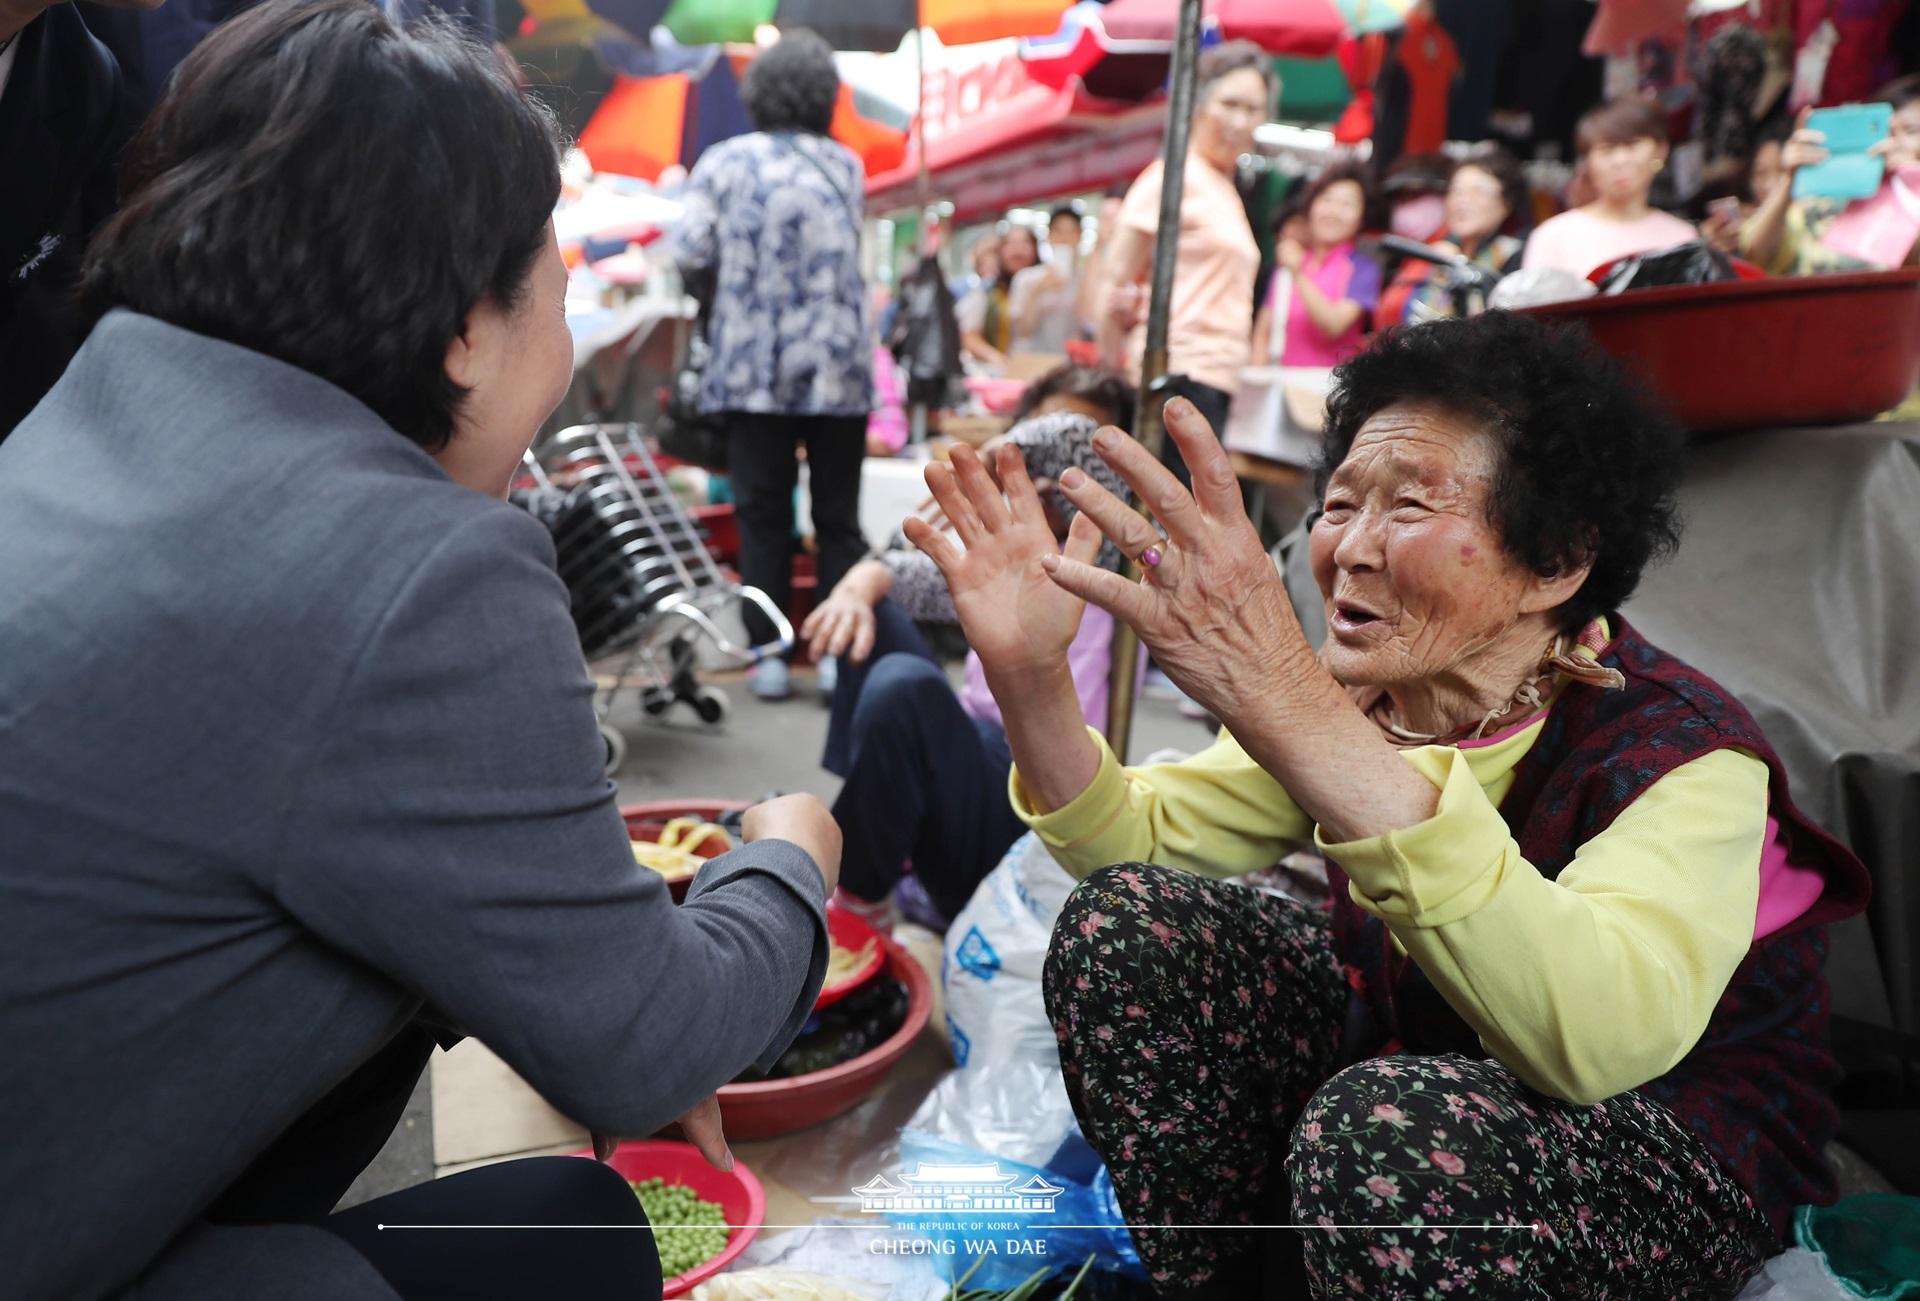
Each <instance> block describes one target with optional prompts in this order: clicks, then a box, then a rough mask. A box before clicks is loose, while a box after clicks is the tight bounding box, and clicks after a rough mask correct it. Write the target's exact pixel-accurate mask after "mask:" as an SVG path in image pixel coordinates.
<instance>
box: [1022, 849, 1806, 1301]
mask: <svg viewBox="0 0 1920 1301" xmlns="http://www.w3.org/2000/svg"><path fill="white" fill-rule="evenodd" d="M1342 971H1343V969H1342V968H1341V966H1340V964H1339V963H1338V961H1337V960H1336V959H1335V956H1334V950H1333V939H1332V933H1331V930H1330V928H1329V926H1328V924H1327V920H1326V918H1325V916H1324V914H1322V913H1321V912H1319V911H1318V910H1315V909H1310V908H1307V907H1304V906H1302V905H1300V904H1298V903H1295V902H1294V901H1292V900H1289V899H1283V898H1279V897H1276V896H1271V895H1266V894H1262V893H1260V892H1258V891H1255V890H1252V889H1249V888H1247V887H1246V886H1242V885H1236V884H1232V883H1227V882H1218V881H1211V880H1207V879H1205V878H1202V877H1198V876H1194V875H1192V874H1189V873H1184V872H1175V871H1170V870H1168V869H1165V868H1159V867H1152V866H1148V865H1146V864H1139V863H1134V864H1124V865H1121V866H1118V867H1110V868H1106V869H1104V870H1102V871H1099V872H1096V873H1094V874H1093V875H1092V876H1090V877H1088V878H1087V880H1086V881H1084V882H1083V883H1082V884H1081V885H1080V886H1079V888H1077V889H1076V890H1075V891H1074V893H1073V894H1072V895H1071V896H1070V897H1069V898H1068V900H1067V904H1066V908H1065V910H1064V911H1063V912H1062V914H1061V916H1060V920H1059V922H1058V924H1057V925H1056V927H1055V929H1054V933H1053V942H1052V947H1051V949H1050V951H1049V952H1048V955H1047V965H1046V972H1045V978H1044V989H1045V994H1046V1000H1047V1012H1048V1016H1049V1017H1050V1018H1051V1020H1052V1021H1053V1026H1054V1033H1055V1035H1056V1036H1057V1037H1058V1039H1059V1043H1060V1061H1061V1065H1062V1067H1063V1068H1064V1071H1065V1074H1066V1083H1067V1093H1068V1095H1069V1097H1070V1098H1071V1100H1072V1102H1073V1108H1074V1112H1075V1114H1076V1115H1077V1116H1078V1117H1079V1120H1080V1126H1081V1129H1082V1130H1083V1131H1084V1132H1085V1133H1086V1136H1087V1138H1088V1140H1089V1141H1090V1142H1091V1143H1092V1144H1093V1145H1094V1147H1096V1148H1097V1149H1099V1151H1100V1153H1101V1155H1102V1156H1104V1157H1105V1158H1106V1161H1107V1165H1108V1168H1109V1170H1110V1172H1111V1174H1112V1177H1113V1183H1114V1188H1115V1190H1116V1192H1117V1194H1118V1196H1119V1199H1120V1204H1121V1208H1122V1210H1123V1211H1124V1212H1125V1214H1126V1216H1127V1222H1128V1224H1129V1225H1130V1226H1131V1228H1132V1231H1133V1237H1134V1241H1135V1242H1136V1244H1137V1245H1138V1247H1139V1250H1140V1256H1141V1259H1142V1261H1144V1262H1145V1264H1146V1267H1147V1271H1148V1274H1149V1276H1150V1277H1151V1279H1152V1280H1153V1284H1154V1287H1155V1290H1156V1291H1157V1292H1158V1293H1159V1294H1160V1295H1162V1296H1167V1297H1181V1298H1204V1297H1223V1298H1224V1297H1233V1298H1246V1299H1251V1298H1256V1297H1264V1296H1272V1297H1286V1296H1297V1295H1301V1294H1303V1293H1304V1292H1306V1291H1308V1290H1310V1291H1311V1294H1312V1295H1314V1296H1317V1297H1347V1296H1368V1297H1462V1296H1465V1297H1482V1296H1512V1297H1549V1298H1556V1299H1559V1298H1628V1297H1633V1298H1638V1297H1649V1298H1656V1297H1657V1298H1666V1297H1731V1296H1733V1295H1735V1294H1736V1293H1737V1292H1738V1291H1739V1289H1740V1287H1741V1286H1742V1284H1743V1283H1744V1282H1745V1281H1746V1280H1747V1279H1748V1278H1749V1277H1751V1276H1752V1275H1753V1274H1754V1273H1756V1272H1757V1271H1758V1270H1759V1268H1760V1265H1761V1263H1762V1262H1763V1261H1764V1260H1765V1259H1766V1257H1767V1256H1768V1255H1770V1254H1772V1252H1773V1251H1774V1250H1776V1249H1777V1244H1776V1242H1775V1238H1774V1234H1773V1232H1772V1230H1771V1229H1770V1228H1769V1226H1768V1224H1767V1222H1766V1219H1765V1218H1764V1217H1763V1216H1762V1215H1761V1214H1760V1212H1759V1211H1758V1210H1757V1209H1756V1208H1755V1207H1754V1205H1753V1203H1752V1201H1751V1200H1750V1199H1749V1198H1748V1196H1747V1194H1746V1193H1745V1192H1744V1191H1742V1190H1741V1189H1740V1188H1739V1187H1738V1186H1737V1185H1736V1184H1734V1183H1733V1182H1732V1181H1731V1180H1730V1179H1728V1178H1727V1177H1726V1176H1725V1175H1724V1174H1722V1173H1721V1172H1720V1170H1719V1169H1718V1167H1717V1166H1716V1164H1715V1162H1714V1160H1713V1158H1712V1157H1711V1156H1710V1155H1709V1154H1708V1153H1707V1152H1706V1151H1705V1149H1704V1148H1703V1147H1702V1146H1701V1145H1700V1143H1699V1142H1698V1141H1697V1140H1696V1139H1695V1138H1694V1137H1693V1135H1692V1133H1691V1131H1689V1130H1688V1129H1687V1128H1686V1127H1685V1126H1684V1125H1683V1124H1682V1123H1681V1122H1680V1120H1679V1119H1678V1118H1677V1117H1675V1116H1674V1115H1673V1114H1672V1113H1671V1112H1669V1111H1667V1110H1666V1109H1665V1108H1663V1107H1661V1106H1659V1105H1658V1104H1656V1103H1654V1102H1652V1101H1649V1100H1647V1099H1645V1098H1643V1097H1641V1096H1640V1095H1638V1094H1636V1093H1623V1094H1620V1095H1618V1096H1616V1097H1613V1098H1609V1099H1607V1100H1606V1101H1605V1102H1601V1103H1598V1104H1595V1105H1592V1106H1577V1105H1575V1104H1572V1103H1568V1102H1563V1101H1560V1100H1558V1099H1555V1098H1550V1097H1547V1096H1545V1095H1544V1094H1540V1093H1537V1092H1535V1091H1533V1090H1532V1089H1530V1088H1528V1087H1527V1086H1526V1085H1525V1084H1522V1083H1521V1082H1520V1080H1519V1079H1518V1078H1516V1077H1515V1076H1514V1074H1513V1073H1512V1072H1511V1071H1509V1070H1507V1069H1506V1068H1505V1067H1504V1066H1501V1065H1499V1064H1498V1063H1496V1062H1493V1061H1489V1060H1484V1059H1475V1058H1468V1057H1462V1056H1457V1055H1453V1056H1409V1055H1396V1056H1385V1057H1376V1058H1373V1059H1371V1060H1368V1061H1363V1062H1360V1063H1358V1064H1356V1065H1352V1066H1349V1067H1347V1068H1346V1069H1345V1070H1341V1071H1338V1072H1336V1071H1335V1069H1334V1068H1335V1057H1336V1054H1337V1052H1338V1051H1339V1044H1340V1040H1341V1036H1342V1028H1343V1023H1344V1018H1345V1014H1346V1006H1347V998H1346V994H1347V986H1346V981H1345V979H1344V976H1343V974H1342ZM1279 1224H1294V1225H1301V1226H1313V1227H1310V1228H1307V1229H1306V1230H1305V1231H1304V1232H1302V1233H1300V1234H1298V1235H1296V1234H1294V1233H1291V1232H1287V1233H1277V1232H1274V1231H1272V1230H1267V1231H1264V1232H1263V1231H1261V1230H1260V1229H1258V1228H1253V1227H1249V1228H1242V1227H1239V1226H1243V1225H1244V1226H1263V1225H1279ZM1376 1225H1377V1226H1381V1227H1377V1228H1376V1227H1371V1226H1376ZM1468 1225H1478V1226H1494V1227H1479V1228H1468V1227H1446V1226H1468ZM1336 1226H1363V1227H1357V1228H1356V1227H1336ZM1302 1255H1304V1261H1302V1260H1301V1259H1300V1258H1301V1256H1302ZM1303 1266H1304V1277H1303V1275H1302V1273H1301V1270H1302V1267H1303Z"/></svg>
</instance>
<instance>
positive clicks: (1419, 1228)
mask: <svg viewBox="0 0 1920 1301" xmlns="http://www.w3.org/2000/svg"><path fill="white" fill-rule="evenodd" d="M923 1213H924V1214H936V1213H937V1212H923ZM970 1214H974V1213H970ZM977 1214H979V1215H983V1216H985V1215H991V1214H992V1212H977ZM374 1227H375V1228H376V1229H380V1230H383V1231H384V1230H387V1229H654V1230H656V1231H659V1230H672V1229H747V1228H761V1229H859V1230H861V1231H862V1232H871V1231H872V1230H874V1229H880V1228H886V1227H888V1226H887V1225H884V1224H877V1223H876V1224H760V1225H749V1224H661V1225H657V1226H656V1225H649V1224H376V1225H374ZM902 1227H905V1226H902ZM1022 1227H1025V1228H1028V1229H1031V1230H1033V1231H1034V1232H1036V1233H1046V1232H1048V1231H1049V1230H1053V1229H1115V1228H1118V1227H1120V1226H1118V1225H1115V1224H1032V1225H1025V1226H1022ZM1127 1227H1128V1230H1129V1231H1130V1232H1133V1233H1140V1232H1143V1231H1144V1232H1148V1233H1154V1232H1164V1231H1166V1230H1169V1229H1326V1230H1333V1229H1406V1230H1409V1231H1414V1232H1420V1233H1426V1232H1428V1231H1430V1230H1433V1229H1439V1230H1442V1231H1443V1232H1447V1233H1453V1232H1461V1231H1465V1230H1469V1229H1522V1230H1525V1231H1526V1232H1528V1233H1533V1232H1537V1230H1535V1229H1533V1228H1532V1227H1531V1226H1529V1225H1525V1224H1133V1225H1128V1226H1127ZM956 1231H957V1232H967V1230H964V1229H960V1230H956ZM974 1232H978V1233H999V1232H1004V1230H999V1229H978V1230H974Z"/></svg>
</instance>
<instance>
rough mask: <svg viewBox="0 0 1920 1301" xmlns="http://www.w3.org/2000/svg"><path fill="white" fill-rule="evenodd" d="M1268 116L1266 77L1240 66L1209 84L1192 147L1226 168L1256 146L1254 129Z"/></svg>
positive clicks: (1197, 121)
mask: <svg viewBox="0 0 1920 1301" xmlns="http://www.w3.org/2000/svg"><path fill="white" fill-rule="evenodd" d="M1266 120H1267V79H1266V78H1265V77H1262V76H1261V75H1260V74H1259V73H1258V72H1256V71H1255V70H1254V69H1252V68H1241V69H1239V70H1238V71H1236V72H1229V73H1228V74H1227V75H1226V76H1224V77H1222V78H1220V79H1219V80H1218V81H1216V82H1214V83H1213V84H1212V85H1211V86H1209V87H1207V95H1206V98H1205V99H1204V100H1202V101H1201V103H1200V108H1199V110H1198V111H1197V112H1196V113H1195V114H1194V115H1193V127H1194V131H1193V147H1194V149H1195V150H1197V151H1198V152H1199V153H1200V154H1202V155H1203V156H1204V157H1205V158H1206V160H1207V161H1208V162H1210V163H1212V164H1213V165H1214V166H1215V167H1218V168H1220V169H1221V170H1222V171H1225V170H1227V169H1229V168H1231V167H1233V166H1234V165H1235V164H1236V163H1237V162H1238V161H1239V159H1240V155H1241V154H1244V153H1246V152H1247V151H1248V150H1250V149H1252V148H1253V129H1254V128H1255V127H1257V126H1259V125H1260V124H1261V123H1262V122H1264V121H1266Z"/></svg>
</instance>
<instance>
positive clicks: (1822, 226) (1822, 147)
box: [1740, 74, 1920, 275]
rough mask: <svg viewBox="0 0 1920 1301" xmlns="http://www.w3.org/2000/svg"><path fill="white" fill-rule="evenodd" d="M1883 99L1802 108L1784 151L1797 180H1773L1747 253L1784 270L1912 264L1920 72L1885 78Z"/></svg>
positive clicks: (1919, 191)
mask: <svg viewBox="0 0 1920 1301" xmlns="http://www.w3.org/2000/svg"><path fill="white" fill-rule="evenodd" d="M1875 99H1876V100H1877V101H1879V102H1876V103H1872V104H1856V105H1849V106H1846V107H1844V108H1839V109H1825V110H1817V111H1803V112H1802V113H1801V116H1800V120H1799V121H1798V122H1797V123H1796V124H1795V125H1796V129H1795V131H1794V133H1793V135H1792V136H1791V137H1790V138H1789V139H1788V141H1787V143H1786V145H1785V146H1784V147H1783V148H1782V150H1781V156H1780V166H1781V169H1782V171H1783V172H1784V173H1785V174H1786V176H1787V177H1788V178H1789V183H1787V184H1781V185H1778V186H1776V187H1774V189H1773V190H1772V192H1771V193H1769V194H1768V195H1766V196H1765V198H1764V199H1762V201H1761V203H1760V206H1759V207H1758V208H1757V209H1756V210H1755V212H1754V214H1753V216H1752V217H1750V218H1749V219H1748V220H1747V222H1746V224H1745V226H1743V227H1742V228H1741V231H1740V255H1741V256H1742V257H1745V258H1747V259H1748V260H1750V261H1752V262H1755V263H1757V264H1759V265H1760V266H1762V267H1764V268H1765V269H1766V270H1768V271H1770V272H1773V273H1774V274H1776V275H1812V274H1818V273H1821V272H1833V271H1859V270H1872V269H1876V268H1883V267H1897V266H1906V265H1912V264H1913V261H1914V254H1915V252H1916V249H1920V74H1909V75H1907V76H1905V77H1901V78H1900V79H1899V80H1897V81H1894V82H1892V83H1890V84H1889V85H1886V86H1883V87H1882V88H1881V90H1880V93H1879V94H1878V95H1877V96H1875ZM1880 121H1884V122H1885V126H1884V128H1880V127H1878V123H1879V122H1880ZM1823 127H1824V128H1825V129H1823ZM1836 128H1837V129H1836ZM1863 139H1866V141H1867V142H1866V143H1865V144H1864V145H1861V141H1862V140H1863ZM1856 145H1860V147H1858V148H1856V147H1855V146H1856ZM1866 180H1870V181H1871V184H1870V185H1864V184H1863V182H1864V181H1866ZM1863 188H1864V191H1865V192H1864V193H1862V192H1861V190H1862V189H1863Z"/></svg>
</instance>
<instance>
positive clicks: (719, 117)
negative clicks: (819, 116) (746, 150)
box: [580, 59, 753, 181]
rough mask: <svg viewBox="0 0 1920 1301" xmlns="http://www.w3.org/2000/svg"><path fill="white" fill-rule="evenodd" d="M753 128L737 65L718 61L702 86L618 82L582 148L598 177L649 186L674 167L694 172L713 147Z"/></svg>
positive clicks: (652, 80)
mask: <svg viewBox="0 0 1920 1301" xmlns="http://www.w3.org/2000/svg"><path fill="white" fill-rule="evenodd" d="M752 129H753V128H752V125H751V124H750V123H749V122H748V121H747V109H746V105H744V104H743V103H741V102H740V83H739V80H738V79H737V78H736V77H735V76H734V71H733V65H732V64H731V63H730V62H728V61H727V60H725V59H720V60H718V61H716V62H715V63H714V65H713V68H712V70H711V71H710V72H708V73H707V75H706V76H704V77H702V78H701V79H700V80H699V81H695V80H693V79H692V78H691V77H688V76H685V75H675V76H667V77H617V78H615V79H614V83H613V89H612V90H611V91H609V92H608V93H607V97H606V98H605V99H604V100H602V101H600V107H599V108H598V109H596V110H595V111H594V114H593V118H592V119H591V120H590V121H589V122H588V123H587V126H586V130H584V131H582V132H581V133H580V148H581V149H582V151H584V152H585V153H586V155H587V158H588V159H589V160H590V161H591V162H592V163H593V168H594V170H595V171H597V172H618V173H620V174H621V175H623V176H638V177H640V178H642V179H643V180H649V181H651V180H654V179H656V178H658V177H659V175H660V173H661V172H663V171H665V170H666V169H667V168H669V167H671V166H673V165H674V164H675V163H678V164H680V165H682V166H685V167H692V166H693V164H694V163H695V161H697V160H698V159H699V157H700V155H701V154H702V153H704V152H706V150H707V148H708V147H709V146H710V145H715V144H718V143H719V142H720V141H722V140H725V139H727V138H728V137H730V136H737V135H740V134H742V133H744V132H747V131H750V130H752Z"/></svg>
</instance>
